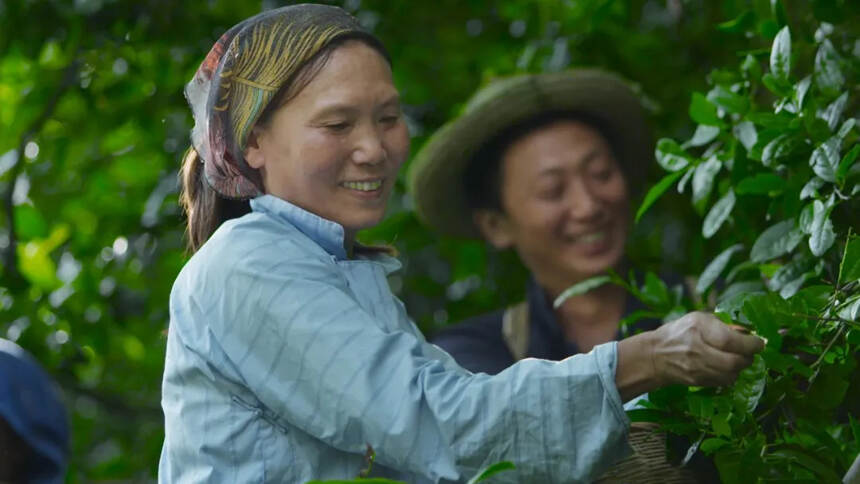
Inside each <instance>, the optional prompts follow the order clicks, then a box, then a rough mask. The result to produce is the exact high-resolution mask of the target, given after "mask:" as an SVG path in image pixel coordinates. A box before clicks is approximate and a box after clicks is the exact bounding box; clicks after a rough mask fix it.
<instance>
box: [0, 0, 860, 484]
mask: <svg viewBox="0 0 860 484" xmlns="http://www.w3.org/2000/svg"><path fill="white" fill-rule="evenodd" d="M328 3H331V4H335V5H340V6H343V7H344V8H346V9H347V10H349V11H352V12H354V13H355V14H356V15H357V16H358V18H359V19H360V20H361V21H362V22H363V23H364V24H365V25H366V26H368V27H369V28H371V29H373V30H374V31H375V32H376V33H377V34H378V35H379V37H380V38H381V39H382V40H383V41H384V42H385V44H386V45H387V46H388V48H389V49H390V51H391V54H392V57H393V59H394V71H395V78H396V82H397V84H398V86H399V88H400V89H401V91H402V95H403V99H404V101H405V103H406V113H407V116H408V118H409V122H410V128H411V130H412V133H413V135H414V138H413V150H415V149H417V148H418V147H420V146H421V143H422V142H423V141H424V140H425V139H426V137H427V135H429V134H430V133H432V131H433V130H434V129H435V128H437V127H438V126H440V125H441V124H442V123H443V122H444V121H446V120H447V119H449V118H450V117H451V116H452V115H455V114H456V113H457V112H458V111H459V109H460V108H461V106H462V103H463V102H465V100H466V99H467V98H468V97H469V95H470V94H471V93H472V92H473V91H474V90H475V89H476V88H478V87H479V86H481V85H482V84H484V83H485V82H487V81H488V80H490V79H492V78H493V77H495V76H500V75H507V74H512V73H516V72H523V71H553V70H560V69H564V68H567V67H572V66H586V65H587V66H601V67H604V68H607V69H610V70H614V71H616V72H618V73H620V74H621V75H623V76H625V77H627V78H629V79H631V80H632V81H633V82H635V83H636V84H637V85H638V87H639V89H640V90H641V92H642V93H643V95H644V98H645V100H646V104H647V106H648V108H649V109H650V110H651V114H652V119H653V121H654V128H655V131H656V132H657V133H658V134H659V135H661V136H671V137H675V138H687V137H688V136H689V135H691V134H692V133H693V125H691V124H690V122H689V121H688V119H687V112H688V107H689V105H690V101H691V93H693V92H696V91H703V90H705V89H706V81H705V80H706V77H707V74H708V73H710V72H711V70H712V68H714V67H715V66H725V65H734V64H735V63H736V62H737V61H738V57H737V52H739V51H749V52H750V53H751V54H753V55H759V54H760V53H761V52H769V48H770V42H769V40H767V39H769V38H772V37H773V36H775V35H776V33H777V31H778V30H779V28H780V27H781V26H782V25H783V24H785V23H788V24H790V25H792V26H795V25H804V24H805V23H808V24H809V25H811V19H810V15H809V13H810V12H814V13H815V14H816V15H817V16H818V17H819V19H821V20H827V21H831V22H839V21H844V20H846V19H847V18H850V16H849V14H851V13H853V14H856V10H857V9H856V8H855V7H852V6H851V5H852V4H851V2H850V1H848V0H818V1H812V2H792V1H789V2H786V3H785V4H781V3H779V2H776V1H773V2H772V1H770V0H750V1H743V0H722V1H710V0H647V1H646V0H629V1H612V0H578V1H571V0H534V1H530V2H525V1H519V0H465V1H464V0H434V1H429V0H428V1H423V0H422V1H409V2H406V1H403V2H392V1H383V0H363V1H362V0H343V1H333V2H328ZM283 4H285V3H284V2H278V1H270V0H264V1H263V2H262V3H260V2H235V1H230V0H207V1H200V0H189V1H185V2H171V1H166V0H136V1H131V0H74V1H72V0H7V1H4V2H0V197H2V203H3V212H2V217H0V252H2V262H0V263H2V279H0V316H2V317H0V335H2V336H4V337H8V338H9V339H12V340H16V341H17V342H18V343H19V344H21V345H22V346H24V347H25V348H27V349H28V350H30V351H31V352H33V353H34V354H35V355H36V356H37V358H38V359H39V360H40V361H41V362H42V363H43V364H44V365H45V366H46V367H47V368H48V369H49V370H50V371H51V372H52V374H53V375H54V376H55V377H56V379H57V380H58V381H59V382H60V383H61V385H62V386H63V389H64V390H65V395H66V397H67V404H68V408H69V412H70V416H71V418H72V424H73V443H72V448H73V453H72V462H71V467H70V470H69V479H70V481H72V482H78V481H94V480H108V479H118V480H124V481H125V480H144V481H148V480H151V479H152V478H153V477H154V475H155V471H156V468H157V462H158V456H159V452H160V447H161V442H162V439H163V429H162V423H163V422H162V416H161V412H160V407H159V389H160V381H161V373H162V365H163V360H164V345H165V340H164V337H165V336H164V335H165V331H164V330H165V328H166V325H167V318H168V316H167V303H168V296H169V293H170V288H171V285H172V281H173V279H174V277H175V275H176V274H177V273H178V271H179V269H180V267H181V266H182V264H183V263H184V261H185V257H186V256H185V254H184V252H183V240H182V236H183V220H182V218H181V215H180V213H179V210H178V207H177V204H176V200H177V182H176V172H177V169H178V166H179V158H180V155H181V153H182V151H183V150H184V148H185V147H186V145H187V143H188V134H189V131H190V128H191V116H190V111H189V109H188V108H187V106H186V104H185V101H184V99H183V96H182V88H183V85H184V83H185V82H186V81H187V80H189V79H190V77H191V75H192V73H193V72H194V71H195V69H196V68H197V66H198V64H199V63H200V61H201V60H202V58H203V56H204V55H205V53H206V52H207V51H208V49H209V48H210V47H211V45H212V43H213V42H214V41H215V40H216V39H217V38H218V37H219V36H220V35H221V33H223V32H224V31H225V30H226V29H227V28H229V27H230V26H232V25H233V24H235V23H236V22H238V21H240V20H242V19H244V18H246V17H248V16H251V15H253V14H255V13H257V12H259V11H260V10H261V9H267V8H274V7H278V6H281V5H283ZM855 19H856V16H855ZM762 38H763V39H764V40H763V39H762ZM692 99H693V101H694V104H696V103H699V104H701V102H702V100H701V99H698V98H697V97H694V98H692ZM721 99H722V98H721ZM706 101H707V100H706ZM732 101H733V98H732V96H725V102H726V103H729V104H727V105H726V107H729V108H731V106H733V105H732V104H731V103H732ZM699 114H701V116H703V117H705V118H707V117H708V116H713V114H714V113H712V112H710V111H708V110H705V111H704V112H702V113H698V112H697V114H696V115H695V116H694V119H695V118H696V116H699ZM697 121H698V122H702V121H701V119H697ZM706 134H707V133H702V136H705V135H706ZM656 170H657V168H656V165H655V170H654V171H655V173H654V175H656ZM403 187H404V184H403V181H402V180H401V181H400V183H399V184H398V188H397V191H396V193H395V194H394V196H393V198H392V202H391V209H390V212H391V213H390V216H389V217H388V219H387V221H386V222H385V223H383V224H382V225H380V226H379V227H377V228H375V229H373V230H371V231H368V232H367V233H365V234H363V235H362V237H363V238H364V240H366V241H383V242H387V243H392V244H394V245H395V246H396V247H397V248H398V249H399V250H400V252H401V258H402V259H403V261H404V269H403V271H402V272H401V273H400V274H399V275H398V276H395V277H394V278H393V279H392V281H391V283H392V287H393V289H394V290H395V292H396V293H397V294H398V295H400V297H401V298H402V299H403V300H404V301H405V303H406V304H407V307H408V308H409V311H410V313H411V314H412V316H413V317H414V319H415V320H416V322H417V323H418V324H419V326H420V327H421V328H422V329H423V330H425V331H432V330H433V329H434V328H436V327H439V326H442V325H445V324H448V323H449V322H451V321H457V320H460V319H462V318H464V317H467V316H470V315H474V314H477V313H480V312H483V311H486V310H488V309H491V308H495V307H499V306H501V305H503V304H506V303H509V302H512V301H514V300H516V299H517V298H519V297H521V294H522V289H523V283H524V278H525V271H524V270H523V269H522V267H520V266H519V265H518V264H517V262H516V260H515V257H514V256H513V255H512V254H497V253H494V252H492V251H488V250H487V249H486V247H485V246H484V244H482V243H479V242H475V241H462V240H452V239H447V238H440V237H438V236H436V235H435V234H433V233H431V232H429V231H428V230H427V229H426V228H424V227H423V226H421V225H420V223H419V222H418V221H417V220H416V219H415V217H414V215H413V213H412V212H411V210H410V209H411V202H410V200H409V198H408V196H406V195H405V194H404V192H403ZM673 201H677V197H676V199H675V200H673V199H672V198H668V199H666V198H664V199H663V200H661V201H659V202H658V205H657V208H658V209H660V210H651V211H649V212H648V213H646V214H645V216H644V217H643V219H642V221H641V222H640V223H639V224H638V225H637V229H636V233H634V240H635V243H634V244H631V256H632V257H633V259H634V260H635V261H637V262H638V263H639V264H640V265H642V266H643V267H646V268H654V269H657V268H660V266H661V265H662V266H668V267H673V268H675V269H676V270H678V271H681V272H685V273H698V272H700V271H701V270H702V268H703V267H704V265H705V263H706V262H707V260H703V259H705V257H704V254H709V253H710V252H709V251H710V250H712V249H713V248H714V246H717V245H719V240H714V239H711V240H709V241H704V239H702V237H701V236H699V233H698V223H699V219H698V218H697V217H698V216H697V214H696V212H695V210H694V209H692V208H689V207H688V206H687V205H686V204H680V203H672V202H673ZM688 227H693V229H692V230H690V229H688ZM718 235H719V234H718ZM716 239H719V237H716Z"/></svg>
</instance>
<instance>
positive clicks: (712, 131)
mask: <svg viewBox="0 0 860 484" xmlns="http://www.w3.org/2000/svg"><path fill="white" fill-rule="evenodd" d="M719 134H720V128H719V127H717V126H708V125H706V124H700V125H699V126H698V127H696V132H695V133H693V137H692V138H690V141H688V142H687V143H686V144H687V145H689V146H704V145H706V144H708V143H710V142H711V141H713V140H714V139H715V138H716V137H717V135H719Z"/></svg>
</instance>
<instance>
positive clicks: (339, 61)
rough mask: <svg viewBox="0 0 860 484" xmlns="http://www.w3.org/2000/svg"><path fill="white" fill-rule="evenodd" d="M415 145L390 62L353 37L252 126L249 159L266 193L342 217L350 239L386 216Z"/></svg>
mask: <svg viewBox="0 0 860 484" xmlns="http://www.w3.org/2000/svg"><path fill="white" fill-rule="evenodd" d="M408 153H409V133H408V132H407V129H406V123H404V121H403V119H402V116H401V112H400V103H399V100H398V94H397V90H396V89H395V88H394V84H393V83H392V79H391V67H390V66H389V64H388V62H387V61H386V60H385V58H384V57H383V56H381V55H380V53H379V51H378V50H377V49H374V48H372V47H369V46H368V45H367V44H366V43H363V42H360V41H357V40H350V41H347V42H344V43H343V44H342V45H340V46H338V47H337V48H336V49H335V50H333V51H332V53H331V55H330V56H329V58H328V59H327V60H326V63H325V67H324V68H323V69H321V70H320V72H318V73H317V74H316V76H315V77H314V79H313V82H311V83H310V84H308V86H306V87H305V88H304V89H302V90H301V91H300V92H299V93H298V94H297V95H296V96H295V97H293V98H292V99H290V101H289V102H288V103H286V104H284V105H282V106H280V107H278V109H277V110H276V111H274V112H273V113H272V114H271V117H270V118H268V119H265V120H264V122H263V123H259V124H258V125H257V127H255V128H254V129H253V131H252V132H251V135H250V136H249V138H248V142H247V147H246V151H245V159H246V160H247V162H248V165H249V166H251V167H252V168H255V169H257V170H259V172H260V174H261V177H262V182H263V189H264V191H265V192H266V193H269V194H272V195H275V196H277V197H279V198H282V199H284V200H289V201H290V202H291V203H293V204H295V205H296V206H299V207H301V208H303V209H305V210H308V211H310V212H313V213H315V214H317V215H319V216H321V217H323V218H325V219H328V220H331V221H333V222H337V223H339V224H340V225H342V226H343V228H344V230H345V231H346V232H347V240H348V241H351V240H352V239H353V238H354V234H355V232H356V231H358V230H360V229H364V228H368V227H372V226H374V225H376V224H377V223H379V222H380V221H381V220H382V217H383V215H385V205H386V201H387V200H388V197H389V195H390V194H391V190H392V188H393V187H394V181H395V178H396V175H397V171H398V169H399V168H400V165H401V164H402V163H403V161H404V160H405V159H406V156H407V154H408Z"/></svg>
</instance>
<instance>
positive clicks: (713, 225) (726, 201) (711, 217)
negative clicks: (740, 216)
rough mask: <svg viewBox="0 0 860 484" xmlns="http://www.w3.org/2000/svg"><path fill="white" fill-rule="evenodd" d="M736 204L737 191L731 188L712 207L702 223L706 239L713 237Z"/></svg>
mask: <svg viewBox="0 0 860 484" xmlns="http://www.w3.org/2000/svg"><path fill="white" fill-rule="evenodd" d="M734 206H735V192H734V190H729V191H728V192H726V194H725V195H723V197H722V198H720V199H719V200H717V203H715V204H714V206H713V207H711V210H710V211H708V214H707V215H705V221H704V222H703V223H702V235H703V236H704V237H705V238H706V239H709V238H711V237H712V236H713V235H714V234H715V233H717V230H719V229H720V227H722V225H723V222H725V221H726V220H727V219H728V218H729V215H730V214H731V213H732V208H734Z"/></svg>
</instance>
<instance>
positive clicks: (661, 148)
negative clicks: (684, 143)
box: [656, 138, 690, 171]
mask: <svg viewBox="0 0 860 484" xmlns="http://www.w3.org/2000/svg"><path fill="white" fill-rule="evenodd" d="M656 156H657V163H659V164H660V166H662V167H663V169H665V170H666V171H678V170H681V169H683V168H684V167H686V166H687V165H689V164H690V160H688V159H687V157H686V155H685V153H684V150H683V149H682V148H681V147H680V146H679V145H678V143H676V142H675V141H674V140H671V139H668V138H663V139H661V140H660V141H658V142H657V152H656Z"/></svg>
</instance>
